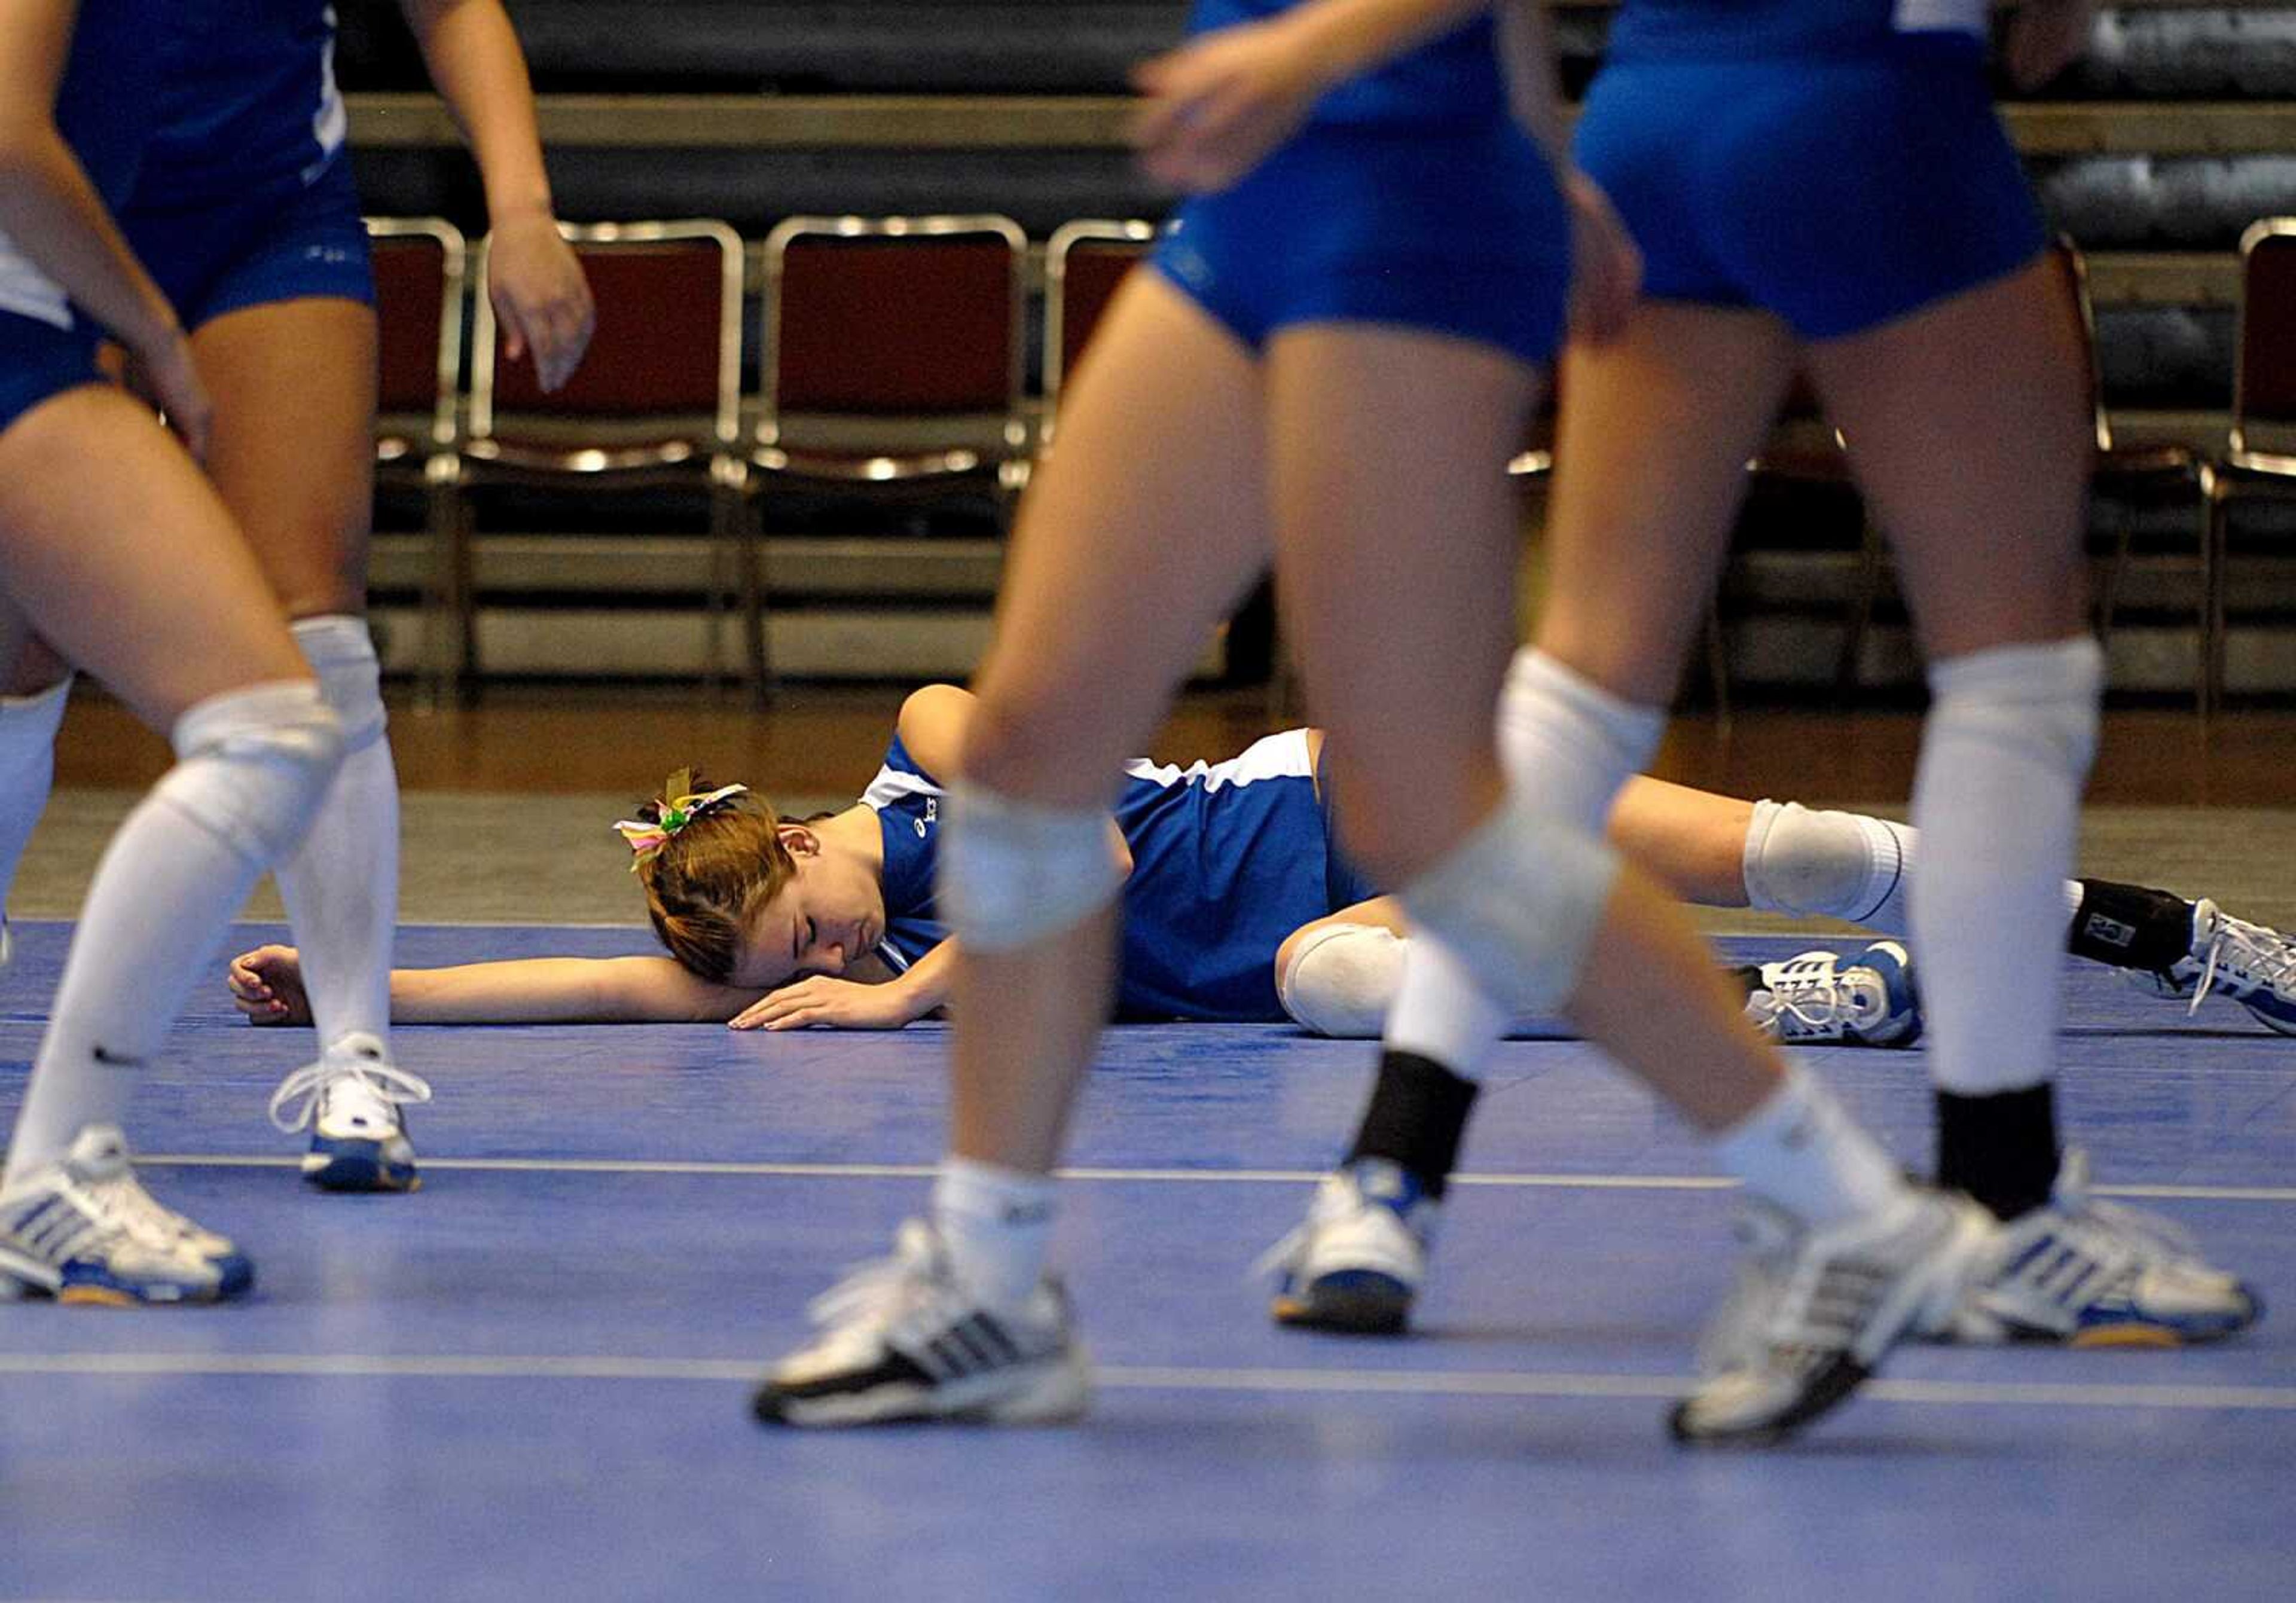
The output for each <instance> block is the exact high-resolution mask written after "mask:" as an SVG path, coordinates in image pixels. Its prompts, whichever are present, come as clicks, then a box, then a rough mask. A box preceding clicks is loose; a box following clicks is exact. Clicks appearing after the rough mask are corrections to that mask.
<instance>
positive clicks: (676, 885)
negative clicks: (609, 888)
mask: <svg viewBox="0 0 2296 1603" xmlns="http://www.w3.org/2000/svg"><path fill="white" fill-rule="evenodd" d="M689 783H690V784H691V786H692V788H693V789H694V790H697V791H704V790H708V789H711V787H710V785H709V782H708V781H705V780H703V779H702V777H701V773H700V771H699V770H696V771H694V772H693V777H692V779H691V781H689ZM661 809H662V802H661V801H660V800H655V801H650V802H648V803H646V804H645V806H643V807H641V808H639V809H638V812H637V816H638V817H639V818H641V819H643V820H644V821H645V822H648V823H659V822H661ZM781 822H782V820H781V815H780V814H777V813H775V811H774V809H773V805H772V804H771V803H769V802H767V800H766V799H765V797H761V796H759V795H758V794H757V793H756V792H754V791H743V792H742V794H741V795H739V796H729V797H726V799H725V800H724V801H722V802H718V803H717V804H716V805H715V806H711V807H710V808H709V810H708V811H707V812H705V813H702V814H698V815H697V816H695V817H693V818H692V819H689V820H688V821H687V822H686V823H685V826H684V827H683V828H682V829H680V830H678V831H677V832H676V834H674V835H672V836H671V837H670V838H668V840H667V841H665V842H664V843H663V844H662V847H661V849H660V851H659V852H656V853H654V854H653V855H652V856H650V857H647V858H645V859H644V861H642V862H641V863H639V864H638V871H637V872H638V883H639V884H641V885H643V886H644V887H645V899H646V915H647V917H649V918H651V919H652V920H653V929H654V933H655V934H656V935H658V936H660V937H661V944H662V945H665V946H667V947H668V948H669V954H670V956H672V957H674V958H676V960H677V961H678V962H679V963H680V964H682V965H684V966H685V969H688V970H689V971H691V972H692V973H693V974H695V975H698V976H700V977H701V978H703V979H706V980H710V981H713V982H715V983H717V984H718V985H723V984H725V983H726V980H727V979H729V978H730V977H732V976H733V972H734V959H735V958H736V957H737V956H738V955H739V954H740V953H741V950H742V942H743V941H745V940H746V939H748V938H749V931H750V922H751V920H754V919H755V918H756V917H757V913H758V909H759V908H761V907H763V906H764V905H765V904H767V903H768V902H770V901H772V900H773V899H774V898H775V896H779V895H780V894H781V892H782V888H783V887H784V886H786V885H788V884H789V882H790V879H791V876H792V875H794V874H795V873H796V872H797V863H796V861H795V860H794V859H793V858H791V855H790V852H789V848H788V847H787V846H783V844H782V839H781V835H780V829H781Z"/></svg>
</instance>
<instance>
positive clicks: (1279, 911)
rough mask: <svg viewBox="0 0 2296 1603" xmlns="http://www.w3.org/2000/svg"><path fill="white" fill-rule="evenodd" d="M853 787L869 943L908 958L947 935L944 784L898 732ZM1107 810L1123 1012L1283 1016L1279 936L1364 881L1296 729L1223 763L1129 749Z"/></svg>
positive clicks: (1358, 897)
mask: <svg viewBox="0 0 2296 1603" xmlns="http://www.w3.org/2000/svg"><path fill="white" fill-rule="evenodd" d="M861 800H862V802H863V803H864V805H865V806H869V807H871V808H873V810H874V811H875V812H876V814H877V821H878V827H879V830H880V831H881V835H882V837H883V840H884V848H885V868H884V881H883V890H884V897H885V936H884V939H883V941H882V943H881V945H879V947H878V955H880V956H881V957H882V958H884V959H885V961H887V962H888V963H889V964H890V965H891V966H892V967H893V968H894V969H907V968H908V966H909V965H910V964H911V963H913V962H914V961H916V960H917V959H919V958H921V957H922V956H923V955H924V954H925V953H927V952H929V951H931V949H932V948H933V947H934V946H935V945H939V943H940V942H941V941H943V940H945V939H947V936H948V927H947V925H946V924H945V923H943V922H942V921H941V920H940V919H939V916H938V912H937V910H936V909H935V906H934V903H933V865H934V859H935V856H936V854H937V853H938V851H939V845H940V822H941V817H942V813H943V806H942V804H943V800H944V796H943V792H942V789H941V786H940V783H939V781H938V780H936V779H935V778H934V777H933V776H932V775H931V774H929V773H925V772H924V770H923V769H922V768H921V767H920V766H919V765H917V763H916V761H915V760H914V758H912V757H910V756H909V753H908V750H907V748H906V747H904V746H903V745H902V744H901V742H900V740H899V738H898V736H896V737H895V738H894V740H893V743H892V745H891V746H890V748H888V749H887V751H886V753H885V761H884V765H883V766H881V768H879V769H878V771H877V777H876V778H875V779H874V780H873V781H870V784H869V788H868V789H867V790H865V791H864V792H863V793H862V797H861ZM1116 822H1117V828H1118V829H1119V830H1120V831H1121V832H1122V834H1123V836H1124V840H1125V844H1126V846H1128V847H1129V848H1130V850H1131V853H1132V872H1131V875H1130V877H1129V878H1128V879H1127V880H1126V881H1125V887H1124V920H1123V940H1122V948H1121V951H1122V955H1121V977H1120V980H1119V987H1118V994H1117V1010H1118V1012H1119V1015H1120V1016H1122V1017H1125V1018H1195V1019H1211V1020H1219V1021H1227V1022H1255V1021H1266V1020H1274V1019H1280V1018H1283V1004H1282V1003H1281V1002H1279V1001H1278V1000H1277V999H1276V995H1275V949H1276V947H1277V946H1279V945H1282V944H1283V937H1284V936H1288V935H1290V934H1291V933H1292V931H1293V930H1295V929H1297V928H1300V925H1302V924H1305V923H1308V921H1310V920H1315V919H1319V918H1322V917H1323V916H1324V914H1326V913H1329V912H1336V911H1337V910H1338V909H1340V908H1341V907H1344V906H1347V905H1349V904H1352V903H1355V902H1359V901H1362V900H1365V898H1367V897H1369V896H1373V895H1374V894H1375V893H1374V890H1373V889H1372V887H1370V886H1369V885H1368V884H1366V883H1365V881H1364V880H1363V879H1361V878H1360V876H1358V875H1357V874H1356V873H1355V871H1353V870H1352V869H1351V868H1350V867H1349V865H1348V864H1347V863H1345V861H1344V860H1343V859H1341V857H1340V856H1339V855H1338V854H1337V852H1336V851H1335V850H1334V847H1333V835H1332V829H1331V820H1330V814H1329V813H1328V811H1327V809H1326V807H1325V806H1324V802H1323V801H1322V800H1321V799H1320V798H1319V797H1318V796H1317V794H1316V775H1315V769H1314V765H1313V764H1312V763H1311V762H1310V761H1309V758H1308V736H1307V732H1306V731H1305V730H1298V729H1294V730H1288V731H1286V732H1283V733H1282V734H1276V735H1270V736H1268V737H1267V739H1265V740H1259V741H1257V742H1255V743H1254V744H1252V745H1251V746H1250V747H1248V748H1246V749H1245V750H1244V751H1242V753H1240V754H1239V755H1237V756H1236V757H1231V758H1229V759H1228V760H1227V761H1226V762H1223V763H1197V764H1194V765H1192V766H1190V767H1186V768H1178V767H1173V766H1169V765H1159V764H1155V763H1149V762H1136V763H1134V764H1132V765H1129V766H1128V768H1127V769H1126V770H1125V783H1124V790H1123V794H1122V795H1121V796H1120V797H1119V799H1118V802H1117V806H1116Z"/></svg>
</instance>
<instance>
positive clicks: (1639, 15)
mask: <svg viewBox="0 0 2296 1603" xmlns="http://www.w3.org/2000/svg"><path fill="white" fill-rule="evenodd" d="M1987 9H1988V0H1626V4H1625V5H1624V6H1622V7H1621V8H1620V12H1619V16H1618V20H1617V21H1616V22H1614V23H1613V24H1612V25H1611V40H1610V46H1609V49H1608V51H1607V53H1606V54H1607V58H1608V59H1609V60H1611V61H1682V60H1708V61H1711V60H1726V61H1727V60H1740V61H1761V60H1771V59H1775V58H1778V57H1781V56H1785V57H1792V56H1872V55H1878V54H1886V53H1889V52H1890V51H1892V50H1894V49H1897V48H1898V47H1900V46H1902V45H1906V44H1907V43H1908V42H1911V41H1929V42H1934V41H1936V40H1938V39H1939V38H1940V37H1943V38H1948V39H1953V40H1956V41H1957V42H1976V41H1982V40H1983V38H1984V37H1985V30H1986V13H1987Z"/></svg>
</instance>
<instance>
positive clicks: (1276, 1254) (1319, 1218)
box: [1245, 1168, 1412, 1280]
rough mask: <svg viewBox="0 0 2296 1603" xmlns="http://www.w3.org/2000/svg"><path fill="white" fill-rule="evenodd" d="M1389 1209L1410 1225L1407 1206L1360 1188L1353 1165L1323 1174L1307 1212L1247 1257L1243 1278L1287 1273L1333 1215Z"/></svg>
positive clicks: (1284, 1274) (1264, 1277)
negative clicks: (1272, 1242)
mask: <svg viewBox="0 0 2296 1603" xmlns="http://www.w3.org/2000/svg"><path fill="white" fill-rule="evenodd" d="M1373 1207H1384V1208H1389V1209H1390V1210H1391V1211H1392V1212H1393V1213H1394V1214H1395V1215H1396V1217H1397V1218H1398V1219H1401V1220H1403V1221H1404V1223H1405V1226H1406V1228H1412V1225H1411V1221H1410V1218H1409V1210H1408V1209H1406V1208H1398V1207H1395V1206H1394V1205H1393V1204H1392V1203H1390V1202H1389V1201H1388V1200H1386V1199H1385V1198H1378V1197H1374V1196H1372V1195H1370V1194H1369V1193H1368V1192H1366V1191H1365V1190H1364V1188H1363V1182H1362V1181H1361V1180H1360V1179H1358V1178H1357V1174H1356V1171H1355V1170H1354V1169H1353V1168H1347V1169H1341V1170H1338V1171H1336V1172H1334V1173H1333V1174H1327V1175H1325V1176H1324V1179H1323V1180H1322V1182H1319V1183H1318V1184H1317V1186H1316V1195H1315V1199H1314V1200H1313V1201H1311V1202H1310V1203H1309V1204H1308V1216H1307V1217H1306V1218H1305V1219H1302V1220H1301V1221H1300V1223H1297V1224H1295V1225H1293V1226H1292V1228H1291V1229H1290V1230H1288V1231H1284V1232H1283V1237H1282V1239H1279V1240H1277V1241H1276V1242H1275V1245H1273V1246H1272V1247H1269V1248H1268V1249H1267V1251H1266V1252H1263V1253H1261V1254H1260V1255H1259V1256H1258V1257H1257V1258H1254V1259H1253V1260H1252V1261H1251V1270H1250V1271H1249V1272H1247V1274H1246V1276H1245V1278H1246V1279H1247V1280H1268V1279H1270V1278H1282V1277H1283V1276H1287V1275H1289V1274H1290V1273H1291V1272H1292V1271H1293V1270H1294V1269H1296V1268H1298V1267H1299V1265H1300V1259H1302V1258H1303V1257H1305V1256H1306V1255H1307V1251H1308V1243H1309V1242H1310V1241H1312V1240H1313V1239H1315V1235H1316V1231H1318V1230H1320V1229H1322V1228H1323V1227H1324V1225H1326V1224H1328V1223H1331V1222H1332V1221H1333V1220H1334V1219H1340V1218H1344V1217H1346V1216H1348V1215H1352V1214H1356V1213H1358V1212H1360V1211H1361V1210H1363V1209H1365V1208H1373Z"/></svg>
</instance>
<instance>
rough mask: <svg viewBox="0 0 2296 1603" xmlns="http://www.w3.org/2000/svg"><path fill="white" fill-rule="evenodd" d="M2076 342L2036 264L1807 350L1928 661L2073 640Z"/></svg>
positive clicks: (2082, 439)
mask: <svg viewBox="0 0 2296 1603" xmlns="http://www.w3.org/2000/svg"><path fill="white" fill-rule="evenodd" d="M2085 340H2086V335H2085V333H2084V331H2083V330H2082V328H2081V325H2080V319H2079V311H2078V308H2077V307H2076V306H2075V304H2074V302H2073V300H2072V297H2071V290H2070V288H2069V286H2068V285H2067V284H2066V282H2065V281H2064V279H2063V277H2062V274H2061V273H2060V272H2059V271H2058V269H2057V266H2056V264H2055V263H2054V260H2053V259H2052V258H2049V257H2047V256H2046V255H2045V256H2043V257H2040V258H2037V259H2036V260H2034V261H2032V262H2031V263H2030V264H2029V265H2027V266H2024V267H2023V268H2021V269H2020V270H2018V271H2016V272H2014V273H2012V274H2009V275H2008V276H2007V277H2005V278H1998V279H1995V280H1993V281H1991V282H1986V283H1983V284H1980V285H1979V286H1977V287H1976V288H1974V289H1971V290H1964V291H1963V292H1962V293H1960V294H1957V295H1955V296H1953V297H1951V298H1949V299H1946V300H1943V301H1940V302H1938V303H1937V304H1935V305H1932V306H1930V307H1924V308H1923V309H1922V310H1920V311H1918V312H1915V314H1913V315H1911V316H1908V317H1905V318H1902V319H1900V320H1898V321H1897V322H1894V323H1888V324H1886V325H1884V326H1882V327H1880V328H1877V329H1874V330H1871V331H1866V332H1864V333H1859V334H1853V335H1849V336H1846V337H1844V338H1841V339H1830V340H1825V341H1823V342H1821V343H1819V344H1816V345H1814V346H1813V347H1811V348H1810V353H1809V363H1810V369H1811V372H1812V374H1813V376H1814V377H1815V378H1816V382H1817V386H1818V388H1819V390H1820V392H1821V394H1822V395H1823V396H1824V398H1825V406H1826V410H1827V412H1828V413H1830V414H1831V415H1832V417H1833V421H1834V422H1835V423H1836V425H1837V426H1839V427H1840V428H1841V430H1842V433H1843V435H1844V436H1845V437H1846V438H1848V440H1849V449H1850V454H1851V458H1852V461H1853V463H1854V465H1855V467H1856V469H1857V479H1858V483H1859V486H1860V487H1862V488H1863V489H1864V491H1865V493H1866V499H1867V502H1868V503H1869V504H1870V506H1871V507H1872V509H1873V514H1874V518H1875V519H1877V520H1878V522H1879V524H1880V527H1881V528H1882V530H1883V532H1884V533H1885V534H1887V536H1889V538H1890V544H1891V545H1892V547H1893V549H1894V551H1895V552H1896V555H1897V559H1898V570H1899V575H1900V578H1901V581H1902V583H1903V585H1904V586H1905V590H1906V594H1907V600H1908V601H1909V602H1910V603H1911V605H1912V608H1913V611H1914V616H1915V623H1916V624H1917V625H1918V626H1919V627H1920V629H1921V633H1922V639H1923V645H1924V647H1925V648H1926V649H1927V650H1928V651H1929V653H1930V654H1931V656H1932V657H1951V656H1956V655H1959V654H1961V653H1963V652H1965V651H1971V650H1980V649H1982V648H1984V647H1987V646H1992V645H2001V644H2005V643H2009V642H2019V641H2041V640H2054V639H2058V638H2061V637H2062V636H2063V635H2065V634H2069V633H2071V632H2073V631H2075V630H2078V629H2079V627H2080V626H2081V619H2082V617H2083V614H2084V608H2085V604H2086V596H2085V593H2084V590H2085V586H2084V576H2083V572H2082V568H2081V528H2082V524H2083V521H2084V519H2085V517H2086V509H2087V484H2088V474H2089V470H2090V467H2091V465H2092V462H2093V460H2094V454H2095V440H2094V438H2093V436H2092V435H2091V432H2090V429H2091V420H2090V416H2089V400H2088V383H2087V372H2088V366H2087V364H2088V353H2087V347H2086V344H2085Z"/></svg>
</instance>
